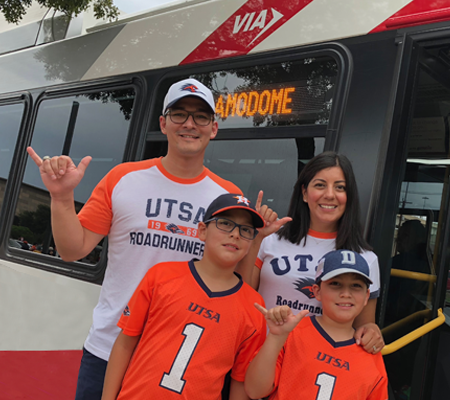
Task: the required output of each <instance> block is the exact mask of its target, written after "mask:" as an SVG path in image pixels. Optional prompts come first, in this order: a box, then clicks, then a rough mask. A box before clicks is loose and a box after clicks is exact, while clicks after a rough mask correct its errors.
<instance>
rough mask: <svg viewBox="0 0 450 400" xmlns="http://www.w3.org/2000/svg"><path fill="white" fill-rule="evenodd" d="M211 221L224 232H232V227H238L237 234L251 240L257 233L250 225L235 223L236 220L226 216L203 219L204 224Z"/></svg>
mask: <svg viewBox="0 0 450 400" xmlns="http://www.w3.org/2000/svg"><path fill="white" fill-rule="evenodd" d="M212 221H216V227H217V229H220V230H221V231H225V232H233V231H234V228H236V227H238V228H239V235H241V236H242V238H243V239H247V240H253V239H254V238H255V237H256V235H257V234H258V231H257V230H256V229H255V228H253V227H252V226H248V225H240V224H236V222H233V221H230V220H229V219H226V218H211V219H208V220H207V221H205V224H207V223H209V222H212Z"/></svg>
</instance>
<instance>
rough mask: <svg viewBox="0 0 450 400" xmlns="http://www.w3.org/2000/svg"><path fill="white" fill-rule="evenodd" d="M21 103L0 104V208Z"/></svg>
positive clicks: (17, 131) (19, 116)
mask: <svg viewBox="0 0 450 400" xmlns="http://www.w3.org/2000/svg"><path fill="white" fill-rule="evenodd" d="M23 110H24V106H23V104H6V105H2V106H0V126H1V129H0V209H1V207H2V204H3V198H4V196H5V187H6V181H7V179H8V175H9V171H10V168H11V161H12V158H13V155H14V149H15V147H16V141H17V136H18V134H19V129H20V122H21V120H22V115H23ZM16 247H17V246H16Z"/></svg>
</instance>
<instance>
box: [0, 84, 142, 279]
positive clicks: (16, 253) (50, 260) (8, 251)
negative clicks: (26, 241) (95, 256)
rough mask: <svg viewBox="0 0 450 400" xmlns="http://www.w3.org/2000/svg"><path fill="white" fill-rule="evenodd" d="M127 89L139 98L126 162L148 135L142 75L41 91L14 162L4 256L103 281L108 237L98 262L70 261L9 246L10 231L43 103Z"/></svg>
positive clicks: (4, 223)
mask: <svg viewBox="0 0 450 400" xmlns="http://www.w3.org/2000/svg"><path fill="white" fill-rule="evenodd" d="M127 88H133V89H134V91H135V100H134V106H133V114H132V116H131V119H130V126H129V129H128V132H127V139H126V141H125V146H124V148H123V153H122V162H126V161H132V160H134V159H135V157H134V155H135V154H136V153H137V149H138V148H139V147H140V146H141V142H142V141H143V140H144V137H145V135H144V132H143V131H142V125H143V124H142V120H143V119H144V117H145V113H144V112H145V109H146V104H147V102H148V96H147V95H146V94H147V88H146V82H145V80H144V79H142V77H139V76H132V77H129V78H128V79H124V78H123V77H121V79H118V78H115V79H102V80H101V81H92V82H82V83H75V84H69V85H60V86H58V87H55V88H44V89H43V90H40V91H37V95H36V101H35V103H34V105H33V107H32V109H31V112H30V113H29V122H28V124H27V129H26V131H25V132H24V134H23V137H22V138H21V145H20V146H17V148H16V156H17V160H16V162H15V163H12V165H11V171H13V170H14V182H15V184H14V186H15V187H14V192H13V193H11V194H10V195H9V197H8V199H9V203H8V207H3V209H2V215H5V218H4V219H3V218H2V219H1V221H2V223H1V226H0V229H1V230H0V233H1V235H3V236H2V242H1V247H0V259H8V260H9V261H11V262H16V263H19V264H21V265H26V266H28V267H33V268H38V269H41V270H45V271H48V272H52V273H57V274H61V275H65V276H68V277H72V278H76V279H79V280H83V281H87V282H91V283H97V284H101V283H102V281H103V277H104V274H105V270H106V262H107V236H106V237H105V239H104V245H103V247H104V251H102V255H101V258H100V260H99V262H98V263H97V264H95V265H91V264H87V263H82V262H78V261H76V262H67V261H63V260H62V259H61V258H59V257H51V256H45V255H42V254H38V253H34V252H26V253H25V252H24V251H22V250H20V249H16V248H12V247H9V246H8V241H7V239H8V238H9V233H10V231H11V227H12V222H13V219H14V215H15V210H16V207H17V202H18V197H19V192H20V188H21V185H22V182H23V177H24V174H25V169H26V165H27V161H28V162H30V161H31V160H29V159H28V157H29V156H28V154H27V152H26V147H27V146H29V145H30V144H31V141H32V134H33V130H34V128H35V124H36V120H37V116H38V112H39V107H40V105H41V103H42V102H44V101H45V100H53V99H58V98H65V97H69V96H74V95H85V94H90V93H96V92H99V91H105V90H109V91H112V90H123V89H127ZM30 98H32V96H30ZM20 134H21V133H20ZM20 134H19V135H20ZM31 162H32V161H31ZM10 177H11V175H10ZM5 198H6V193H5Z"/></svg>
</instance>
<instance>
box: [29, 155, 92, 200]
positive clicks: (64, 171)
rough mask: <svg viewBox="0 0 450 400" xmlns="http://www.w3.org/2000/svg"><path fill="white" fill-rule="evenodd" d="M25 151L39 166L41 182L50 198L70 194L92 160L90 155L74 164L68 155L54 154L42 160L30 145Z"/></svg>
mask: <svg viewBox="0 0 450 400" xmlns="http://www.w3.org/2000/svg"><path fill="white" fill-rule="evenodd" d="M27 152H28V154H29V155H30V157H31V159H32V160H33V161H34V162H35V164H36V165H37V166H38V167H39V171H40V173H41V178H42V182H43V183H44V185H45V187H46V188H47V189H48V191H49V192H50V195H51V196H52V198H55V197H65V196H68V195H70V196H72V191H73V189H75V188H76V187H77V186H78V184H79V183H80V181H81V179H82V178H83V176H84V172H85V171H86V168H87V166H88V165H89V163H90V162H91V160H92V157H90V156H87V157H84V158H83V159H82V160H81V161H80V163H79V164H78V166H76V165H75V164H74V162H73V161H72V159H71V158H70V157H68V156H55V157H52V158H50V159H46V160H43V159H42V158H41V157H39V155H38V154H37V153H36V152H35V151H34V150H33V148H32V147H28V148H27Z"/></svg>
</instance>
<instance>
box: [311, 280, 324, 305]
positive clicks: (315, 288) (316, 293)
mask: <svg viewBox="0 0 450 400" xmlns="http://www.w3.org/2000/svg"><path fill="white" fill-rule="evenodd" d="M312 291H313V293H314V297H315V298H316V299H317V300H318V301H322V300H321V294H320V286H319V285H318V284H317V283H315V284H314V285H313V287H312Z"/></svg>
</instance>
